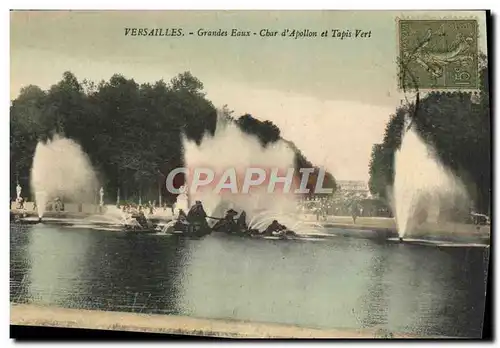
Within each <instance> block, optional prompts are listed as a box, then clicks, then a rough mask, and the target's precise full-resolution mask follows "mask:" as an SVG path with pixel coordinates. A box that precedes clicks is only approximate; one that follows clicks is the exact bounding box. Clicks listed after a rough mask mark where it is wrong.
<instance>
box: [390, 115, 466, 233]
mask: <svg viewBox="0 0 500 348" xmlns="http://www.w3.org/2000/svg"><path fill="white" fill-rule="evenodd" d="M391 196H392V202H391V203H392V206H393V208H394V209H393V211H394V212H395V216H396V224H397V229H398V234H399V239H400V241H402V240H403V238H404V237H405V236H406V235H408V234H410V233H411V232H412V231H413V230H414V229H415V228H416V227H417V225H418V224H419V223H422V221H417V220H418V217H419V215H420V216H424V217H425V220H426V221H427V222H434V223H435V222H437V220H438V218H439V214H440V210H441V208H443V207H452V206H453V205H455V204H456V202H468V199H467V193H466V190H465V187H464V185H463V184H462V183H461V182H460V180H459V179H458V178H456V177H455V176H454V175H453V174H452V173H451V172H450V171H449V170H447V169H446V168H445V167H444V166H443V165H442V164H441V163H440V162H439V160H438V159H437V157H436V155H435V153H434V151H433V149H432V148H431V146H429V145H427V144H425V143H424V141H423V140H422V139H421V138H420V137H419V136H418V135H417V133H416V131H415V130H414V129H413V127H412V126H411V125H410V122H409V119H408V118H407V119H405V126H404V128H403V134H402V136H401V147H400V149H399V150H398V151H396V153H395V154H394V187H393V191H392V195H391ZM420 220H422V218H420Z"/></svg>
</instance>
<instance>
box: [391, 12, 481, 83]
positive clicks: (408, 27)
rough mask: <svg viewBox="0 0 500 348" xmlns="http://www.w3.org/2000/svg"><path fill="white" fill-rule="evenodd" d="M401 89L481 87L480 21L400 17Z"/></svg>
mask: <svg viewBox="0 0 500 348" xmlns="http://www.w3.org/2000/svg"><path fill="white" fill-rule="evenodd" d="M398 26H399V27H398V30H399V35H398V40H399V57H400V59H399V88H401V89H475V88H477V87H478V81H479V79H478V61H477V57H478V40H477V38H478V34H477V33H478V26H477V21H476V20H446V19H444V20H399V21H398Z"/></svg>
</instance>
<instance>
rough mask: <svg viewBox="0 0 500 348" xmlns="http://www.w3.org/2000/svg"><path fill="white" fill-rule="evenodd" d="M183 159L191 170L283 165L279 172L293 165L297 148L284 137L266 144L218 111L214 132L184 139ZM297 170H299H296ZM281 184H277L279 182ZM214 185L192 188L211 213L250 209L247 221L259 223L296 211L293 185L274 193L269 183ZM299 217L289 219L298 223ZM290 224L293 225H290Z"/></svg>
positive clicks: (239, 170) (192, 195) (192, 196)
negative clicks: (234, 188) (234, 187)
mask: <svg viewBox="0 0 500 348" xmlns="http://www.w3.org/2000/svg"><path fill="white" fill-rule="evenodd" d="M183 145H184V159H185V165H186V167H187V168H188V169H189V170H190V171H192V170H193V169H194V168H210V169H211V170H213V171H214V172H215V173H216V179H215V180H216V181H217V179H218V178H217V175H219V178H220V175H221V174H222V173H223V172H224V171H226V170H227V169H229V168H234V169H236V172H237V173H242V172H243V173H244V170H245V169H246V168H249V167H257V168H262V169H267V168H280V169H282V170H283V171H284V173H282V172H280V174H279V175H280V176H284V175H285V173H286V170H287V169H289V168H294V158H295V153H294V151H293V150H292V149H291V148H290V147H289V146H288V145H287V144H286V143H285V142H283V141H278V142H276V143H271V144H268V145H267V147H265V148H263V147H262V146H261V144H260V142H259V140H258V139H257V137H256V136H253V135H249V134H246V133H244V132H243V131H242V130H241V129H240V128H239V127H238V126H237V125H236V124H234V122H229V121H228V120H227V119H226V118H225V117H224V116H223V115H222V114H220V113H219V114H218V120H217V127H216V131H215V134H214V136H211V135H205V137H204V138H203V139H202V141H201V144H200V145H197V144H196V143H195V142H193V141H189V140H187V139H184V140H183ZM297 173H298V172H297ZM237 179H238V187H239V188H240V190H241V184H242V183H241V181H240V180H242V179H243V178H242V176H241V175H239V176H237ZM190 184H191V178H188V187H191V185H190ZM277 187H278V185H277ZM213 188H214V185H212V186H210V187H208V186H207V187H206V188H205V189H202V190H200V189H198V190H197V192H192V191H190V193H189V196H190V201H191V202H193V201H195V200H201V201H202V202H203V205H204V207H205V210H206V211H207V214H208V215H212V216H221V215H223V214H224V211H225V210H226V209H229V208H234V209H236V210H238V211H241V210H242V209H243V210H245V211H246V213H247V218H248V220H247V222H252V224H254V225H257V224H259V223H262V222H263V221H264V220H268V218H269V217H270V216H273V217H274V218H276V219H278V220H281V221H284V220H285V219H286V220H287V221H289V220H290V218H289V217H290V216H292V215H293V214H295V212H296V207H297V205H296V204H297V203H296V199H295V195H294V194H293V190H294V186H293V185H292V187H291V189H290V193H288V194H286V193H283V190H281V189H278V190H276V191H275V192H273V193H268V192H267V185H265V186H259V187H252V188H251V190H250V193H249V194H248V193H247V194H245V193H241V191H239V193H232V192H228V191H227V190H226V191H221V193H213ZM296 220H297V219H294V220H293V222H292V221H289V222H290V225H294V224H296V222H297V221H296ZM290 227H291V226H290Z"/></svg>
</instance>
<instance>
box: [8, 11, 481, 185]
mask: <svg viewBox="0 0 500 348" xmlns="http://www.w3.org/2000/svg"><path fill="white" fill-rule="evenodd" d="M443 16H445V17H448V18H451V17H459V18H477V19H478V21H479V33H480V35H479V46H480V49H481V50H482V51H483V52H485V51H486V49H485V47H486V35H485V32H486V29H485V14H484V12H456V11H455V12H450V11H448V12H436V11H433V12H416V11H405V12H389V11H286V12H285V11H280V12H278V11H244V12H243V11H223V12H222V11H189V12H188V11H182V12H181V11H162V12H159V11H154V12H153V11H143V12H138V11H120V12H111V11H99V12H88V11H87V12H77V11H73V12H64V11H59V12H48V11H43V12H42V11H39V12H11V34H10V37H11V80H10V81H11V87H10V96H11V99H14V98H15V97H16V96H17V95H18V93H19V89H20V88H21V87H23V86H26V85H29V84H34V85H38V86H40V87H41V88H44V89H46V88H49V87H50V85H52V84H55V83H57V82H58V81H59V80H60V79H61V77H62V73H63V72H64V71H66V70H69V71H71V72H73V73H74V74H75V75H76V76H77V78H78V79H79V80H83V79H84V78H87V79H91V80H95V81H99V80H101V79H106V80H107V79H109V78H110V77H111V76H112V75H113V74H115V73H120V74H122V75H124V76H126V77H127V78H133V79H135V80H136V82H138V83H143V82H155V81H157V80H159V79H164V80H166V81H169V80H170V79H171V78H172V77H173V76H175V75H176V74H178V73H180V72H183V71H186V70H189V71H191V72H192V74H193V75H195V76H196V77H198V78H199V79H200V80H201V81H202V82H203V83H204V85H205V91H206V92H207V98H208V99H210V100H212V101H213V103H214V104H215V105H216V106H222V105H223V104H228V106H229V108H231V109H233V110H235V112H236V115H241V114H243V113H250V114H252V115H253V116H254V117H256V118H258V119H262V120H266V119H267V120H271V121H273V122H274V123H275V124H277V125H278V126H279V127H280V129H281V131H282V135H283V137H284V138H286V139H288V140H291V141H293V142H294V143H295V144H296V145H297V146H298V147H299V148H300V149H301V150H302V152H303V153H304V154H305V155H306V157H307V158H308V159H310V160H311V161H312V162H313V163H314V164H315V165H320V166H324V167H325V168H326V169H327V170H329V171H331V172H332V173H333V174H334V176H335V177H336V178H337V179H340V180H343V179H351V180H365V181H367V180H368V162H369V159H370V153H371V148H372V145H373V144H374V143H378V142H381V141H382V136H383V131H384V128H385V125H386V123H387V120H388V118H389V115H390V114H391V113H393V112H394V111H395V108H396V107H397V106H398V105H399V103H400V100H401V99H402V98H403V96H402V95H401V94H400V93H399V92H398V90H397V65H396V59H397V52H398V42H397V31H396V29H397V27H396V19H397V18H408V17H411V18H412V19H420V18H423V19H431V18H440V17H443ZM125 28H182V29H183V31H184V33H185V34H186V36H183V37H148V36H145V37H131V36H125ZM219 28H220V29H223V30H229V31H230V30H231V29H233V28H237V29H241V30H249V31H252V32H253V31H255V32H257V33H258V32H259V31H260V29H264V28H268V29H270V30H278V31H279V32H281V31H282V30H283V29H285V28H289V29H293V28H295V29H299V30H303V29H309V30H311V31H317V32H318V33H319V32H321V31H323V30H325V29H329V30H332V29H340V30H350V31H351V32H353V33H354V32H355V30H356V29H359V30H362V31H371V37H370V38H364V39H344V40H339V39H334V38H331V37H328V38H319V37H318V38H314V39H306V38H299V39H293V38H282V37H280V36H278V37H273V38H261V37H259V35H256V36H253V35H251V36H250V37H197V36H196V35H192V36H191V35H188V32H195V33H196V32H197V30H198V29H206V30H217V29H219Z"/></svg>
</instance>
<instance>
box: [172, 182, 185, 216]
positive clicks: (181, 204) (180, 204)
mask: <svg viewBox="0 0 500 348" xmlns="http://www.w3.org/2000/svg"><path fill="white" fill-rule="evenodd" d="M181 209H182V210H183V211H184V212H185V213H186V214H187V212H188V211H189V197H188V195H187V188H186V186H181V187H180V188H179V195H178V196H177V199H176V201H175V209H174V214H175V215H176V216H177V215H179V210H181Z"/></svg>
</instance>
